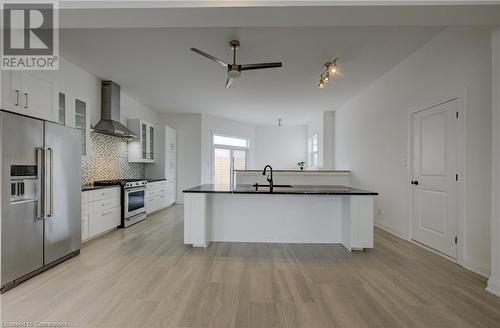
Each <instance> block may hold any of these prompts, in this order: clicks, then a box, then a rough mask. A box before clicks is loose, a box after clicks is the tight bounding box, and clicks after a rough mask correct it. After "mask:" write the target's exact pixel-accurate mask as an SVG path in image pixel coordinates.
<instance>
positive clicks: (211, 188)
mask: <svg viewBox="0 0 500 328" xmlns="http://www.w3.org/2000/svg"><path fill="white" fill-rule="evenodd" d="M183 192H184V193H220V194H285V195H293V194H296V195H368V196H376V195H378V193H377V192H373V191H367V190H361V189H356V188H352V187H347V186H340V185H332V186H324V185H321V186H320V185H309V186H308V185H296V186H292V187H276V186H275V187H274V188H273V191H272V192H271V191H270V189H269V187H261V186H259V190H255V187H254V186H252V185H246V184H241V185H236V186H234V187H233V186H230V185H214V184H203V185H199V186H196V187H193V188H189V189H186V190H183Z"/></svg>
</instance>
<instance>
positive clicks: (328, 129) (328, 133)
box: [323, 111, 344, 169]
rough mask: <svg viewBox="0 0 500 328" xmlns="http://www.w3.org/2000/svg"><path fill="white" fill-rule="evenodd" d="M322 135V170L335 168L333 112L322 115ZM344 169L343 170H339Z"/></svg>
mask: <svg viewBox="0 0 500 328" xmlns="http://www.w3.org/2000/svg"><path fill="white" fill-rule="evenodd" d="M323 133H324V134H325V140H324V144H323V152H324V155H323V168H325V169H333V168H335V112H334V111H328V112H324V113H323ZM339 169H344V168H341V167H340V168H339Z"/></svg>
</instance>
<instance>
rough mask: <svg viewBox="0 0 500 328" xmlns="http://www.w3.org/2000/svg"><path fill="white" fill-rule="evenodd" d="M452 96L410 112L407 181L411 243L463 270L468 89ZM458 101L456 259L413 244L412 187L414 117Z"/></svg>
mask: <svg viewBox="0 0 500 328" xmlns="http://www.w3.org/2000/svg"><path fill="white" fill-rule="evenodd" d="M452 94H453V95H450V96H448V97H443V98H440V99H436V100H434V101H426V102H425V104H424V105H422V106H418V107H414V108H413V109H411V110H409V112H408V145H407V157H406V158H408V165H407V168H408V170H407V181H408V184H407V185H408V186H407V188H408V204H409V206H408V240H409V241H411V242H413V243H414V244H416V245H419V246H421V247H423V248H425V249H427V250H430V251H432V252H433V253H435V254H438V255H440V256H442V257H444V258H446V259H448V260H450V261H453V262H456V263H458V264H460V265H461V266H465V264H464V250H465V242H466V241H465V239H464V236H465V233H464V229H465V216H466V213H467V212H466V209H467V204H466V202H465V200H466V199H465V188H466V163H467V161H466V158H467V157H466V151H467V148H466V145H467V89H464V90H462V91H460V92H454V93H452ZM454 100H456V101H457V105H458V108H457V111H458V123H457V136H456V138H457V173H458V177H459V178H458V182H457V205H458V208H457V237H458V243H457V258H456V259H454V258H452V257H449V256H447V255H445V254H443V253H440V252H438V251H436V250H434V249H432V248H430V247H429V246H426V245H424V244H421V243H418V242H416V241H414V240H413V197H412V190H413V189H412V186H411V184H410V183H409V182H410V181H411V179H412V178H413V116H414V114H415V113H418V112H421V111H424V110H427V109H430V108H433V107H436V106H439V105H442V104H444V103H447V102H450V101H454Z"/></svg>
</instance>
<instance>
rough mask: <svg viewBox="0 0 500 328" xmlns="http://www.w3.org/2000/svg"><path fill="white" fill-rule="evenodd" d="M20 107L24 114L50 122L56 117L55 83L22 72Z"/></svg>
mask: <svg viewBox="0 0 500 328" xmlns="http://www.w3.org/2000/svg"><path fill="white" fill-rule="evenodd" d="M21 90H22V91H21V93H22V94H21V95H20V105H21V107H22V108H21V110H24V114H25V115H28V116H32V117H38V118H42V119H45V120H49V121H57V120H56V119H55V117H54V114H53V113H54V112H53V110H54V104H53V97H54V94H53V91H54V90H53V83H52V82H51V81H49V80H48V79H45V78H44V77H42V76H39V75H37V74H35V73H32V72H31V71H24V72H21Z"/></svg>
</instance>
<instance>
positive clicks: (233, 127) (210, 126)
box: [201, 115, 255, 183]
mask: <svg viewBox="0 0 500 328" xmlns="http://www.w3.org/2000/svg"><path fill="white" fill-rule="evenodd" d="M213 134H222V135H226V136H231V137H242V138H247V139H248V140H249V150H248V158H247V167H248V168H249V169H250V168H254V165H255V126H254V125H252V124H248V123H241V122H237V121H233V120H228V119H224V118H220V117H215V116H211V115H202V117H201V183H211V182H212V160H213V154H212V135H213Z"/></svg>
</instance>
